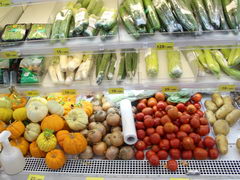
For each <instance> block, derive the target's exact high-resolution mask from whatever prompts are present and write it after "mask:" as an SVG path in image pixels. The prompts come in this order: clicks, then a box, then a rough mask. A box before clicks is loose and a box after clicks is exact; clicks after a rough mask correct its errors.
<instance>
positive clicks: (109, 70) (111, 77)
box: [107, 53, 117, 80]
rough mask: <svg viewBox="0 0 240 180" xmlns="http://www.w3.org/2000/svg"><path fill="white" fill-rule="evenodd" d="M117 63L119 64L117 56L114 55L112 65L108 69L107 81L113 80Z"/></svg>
mask: <svg viewBox="0 0 240 180" xmlns="http://www.w3.org/2000/svg"><path fill="white" fill-rule="evenodd" d="M116 62H117V54H116V53H112V59H111V63H110V65H109V67H108V73H107V79H108V80H112V79H113V76H114V72H115V67H116Z"/></svg>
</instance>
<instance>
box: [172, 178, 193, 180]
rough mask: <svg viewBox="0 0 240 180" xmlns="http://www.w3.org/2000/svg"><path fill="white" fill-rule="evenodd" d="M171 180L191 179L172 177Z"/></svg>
mask: <svg viewBox="0 0 240 180" xmlns="http://www.w3.org/2000/svg"><path fill="white" fill-rule="evenodd" d="M170 180H189V178H170Z"/></svg>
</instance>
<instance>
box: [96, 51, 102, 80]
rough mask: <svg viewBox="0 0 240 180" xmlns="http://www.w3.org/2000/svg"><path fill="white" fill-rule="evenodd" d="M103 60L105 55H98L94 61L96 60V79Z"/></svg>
mask: <svg viewBox="0 0 240 180" xmlns="http://www.w3.org/2000/svg"><path fill="white" fill-rule="evenodd" d="M102 58H103V54H96V55H95V57H94V59H95V60H96V77H97V76H98V72H99V67H100V64H101V61H102Z"/></svg>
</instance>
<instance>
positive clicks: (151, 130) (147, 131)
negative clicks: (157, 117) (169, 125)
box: [146, 128, 155, 136]
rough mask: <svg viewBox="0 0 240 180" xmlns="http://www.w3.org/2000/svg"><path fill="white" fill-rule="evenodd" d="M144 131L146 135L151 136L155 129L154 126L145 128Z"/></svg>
mask: <svg viewBox="0 0 240 180" xmlns="http://www.w3.org/2000/svg"><path fill="white" fill-rule="evenodd" d="M146 133H147V135H148V136H151V135H152V134H153V133H155V129H154V128H147V130H146Z"/></svg>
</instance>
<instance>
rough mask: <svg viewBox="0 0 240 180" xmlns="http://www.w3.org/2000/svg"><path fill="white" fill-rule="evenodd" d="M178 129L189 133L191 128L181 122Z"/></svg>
mask: <svg viewBox="0 0 240 180" xmlns="http://www.w3.org/2000/svg"><path fill="white" fill-rule="evenodd" d="M180 131H184V132H186V133H191V132H192V128H191V126H190V125H189V124H183V125H181V126H180Z"/></svg>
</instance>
